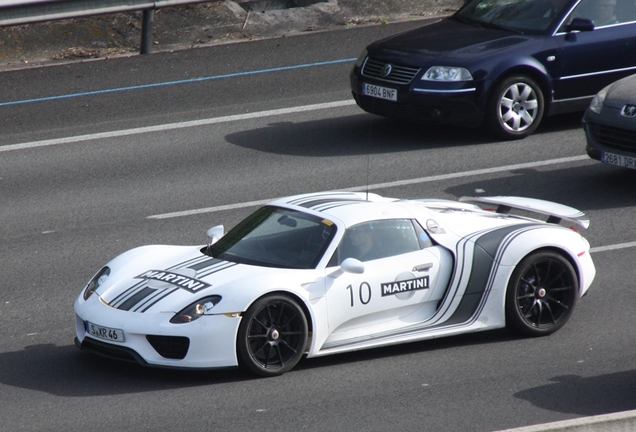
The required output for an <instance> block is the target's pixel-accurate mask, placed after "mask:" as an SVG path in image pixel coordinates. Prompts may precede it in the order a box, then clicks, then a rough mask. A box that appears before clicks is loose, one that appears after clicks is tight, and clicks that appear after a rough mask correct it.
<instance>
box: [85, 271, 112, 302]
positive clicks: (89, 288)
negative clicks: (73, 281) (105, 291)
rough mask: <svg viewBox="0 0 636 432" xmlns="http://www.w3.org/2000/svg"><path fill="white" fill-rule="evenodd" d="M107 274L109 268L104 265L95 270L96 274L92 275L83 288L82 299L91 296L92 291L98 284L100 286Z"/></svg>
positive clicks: (95, 289) (108, 273)
mask: <svg viewBox="0 0 636 432" xmlns="http://www.w3.org/2000/svg"><path fill="white" fill-rule="evenodd" d="M109 275H110V269H109V268H108V267H104V268H103V269H101V270H100V271H99V272H97V274H96V275H95V276H93V279H91V280H90V282H89V283H88V285H86V288H85V289H84V300H88V298H89V297H90V296H92V295H93V293H94V292H95V291H97V289H98V288H99V287H100V286H102V284H103V283H104V281H105V280H106V279H107V278H108V276H109Z"/></svg>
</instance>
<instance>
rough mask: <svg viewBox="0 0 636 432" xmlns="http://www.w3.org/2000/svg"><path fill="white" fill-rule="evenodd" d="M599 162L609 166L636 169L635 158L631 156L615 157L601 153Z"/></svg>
mask: <svg viewBox="0 0 636 432" xmlns="http://www.w3.org/2000/svg"><path fill="white" fill-rule="evenodd" d="M601 161H602V162H603V163H606V164H610V165H617V166H622V167H625V168H632V169H636V158H633V157H631V156H623V155H617V154H614V153H607V152H601Z"/></svg>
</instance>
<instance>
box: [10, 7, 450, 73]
mask: <svg viewBox="0 0 636 432" xmlns="http://www.w3.org/2000/svg"><path fill="white" fill-rule="evenodd" d="M283 3H288V4H297V5H300V6H297V7H289V6H283V5H282V4H283ZM461 4H462V0H286V1H285V0H236V1H231V0H218V1H211V2H206V3H199V4H196V5H189V6H178V7H171V8H165V9H160V10H158V11H156V13H155V17H154V26H153V52H160V51H171V50H177V49H190V48H196V47H200V46H206V45H211V44H219V43H229V42H235V41H245V40H254V39H262V38H272V37H285V36H291V35H294V34H300V33H305V32H315V31H324V30H332V29H336V28H349V27H352V26H359V25H380V24H384V23H389V22H397V21H405V20H415V19H422V18H426V17H431V16H436V15H447V14H449V13H452V12H453V11H455V10H456V9H457V8H458V7H459V6H460V5H461ZM141 17H142V14H141V12H135V13H123V14H112V15H101V16H95V17H87V18H79V19H72V20H60V21H52V22H45V23H38V24H31V25H22V26H12V27H0V70H7V69H16V68H25V67H38V66H43V65H50V64H59V63H63V62H68V61H77V60H84V59H91V58H108V57H115V56H130V55H137V54H138V53H139V49H140V40H141Z"/></svg>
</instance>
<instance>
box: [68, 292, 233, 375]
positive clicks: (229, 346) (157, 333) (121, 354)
mask: <svg viewBox="0 0 636 432" xmlns="http://www.w3.org/2000/svg"><path fill="white" fill-rule="evenodd" d="M75 314H76V315H75V324H76V325H75V327H76V338H75V344H76V345H77V346H78V347H79V348H81V349H84V350H86V351H88V352H92V353H94V354H99V355H102V356H106V357H110V358H114V359H118V360H127V361H135V362H137V363H139V364H141V365H144V366H160V367H170V368H200V369H207V368H223V367H232V366H237V365H238V361H237V357H236V336H237V334H238V327H239V324H240V321H241V318H240V317H236V316H227V315H224V314H221V315H206V316H203V317H201V318H199V319H198V320H196V321H193V322H190V323H185V324H171V323H170V322H169V321H170V319H171V318H172V317H173V316H174V313H173V312H162V313H136V312H129V311H122V310H118V309H115V308H112V307H110V306H108V305H106V304H104V303H102V302H101V301H100V299H99V298H98V296H97V295H93V296H91V297H90V298H89V299H88V300H87V301H84V300H83V298H82V297H81V296H80V297H79V298H78V299H77V301H76V302H75ZM86 321H89V322H91V323H93V324H97V325H99V326H103V327H108V328H113V329H120V330H122V331H123V333H124V341H123V342H114V341H109V340H102V339H99V338H96V337H94V336H91V335H89V334H88V333H87V332H86Z"/></svg>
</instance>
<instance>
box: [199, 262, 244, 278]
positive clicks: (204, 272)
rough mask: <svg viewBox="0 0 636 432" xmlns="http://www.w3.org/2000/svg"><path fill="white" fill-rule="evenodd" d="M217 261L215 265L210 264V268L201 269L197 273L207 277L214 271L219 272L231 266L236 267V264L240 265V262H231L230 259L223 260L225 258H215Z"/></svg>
mask: <svg viewBox="0 0 636 432" xmlns="http://www.w3.org/2000/svg"><path fill="white" fill-rule="evenodd" d="M215 261H216V262H215V263H214V265H211V266H209V267H208V268H206V269H205V270H201V271H199V272H198V273H197V276H198V277H206V276H209V275H211V274H214V273H218V272H220V271H222V270H226V269H229V268H231V267H234V266H236V265H238V263H233V262H229V261H223V260H215Z"/></svg>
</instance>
